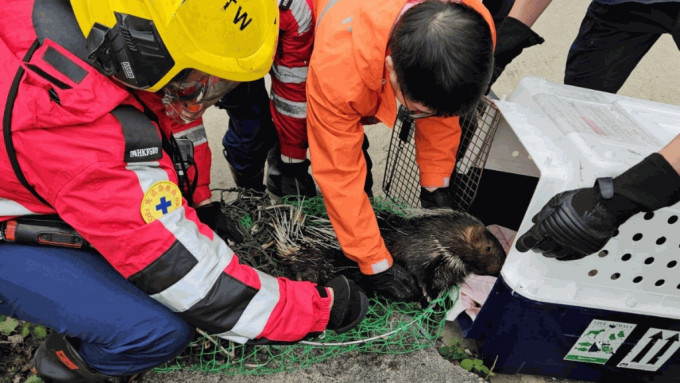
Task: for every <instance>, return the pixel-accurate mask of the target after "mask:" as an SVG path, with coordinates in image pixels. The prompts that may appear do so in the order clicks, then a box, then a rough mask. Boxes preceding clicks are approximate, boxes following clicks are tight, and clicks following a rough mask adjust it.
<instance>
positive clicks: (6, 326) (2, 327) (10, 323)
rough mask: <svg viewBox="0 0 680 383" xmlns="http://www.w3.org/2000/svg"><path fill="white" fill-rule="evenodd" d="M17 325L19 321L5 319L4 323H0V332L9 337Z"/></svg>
mask: <svg viewBox="0 0 680 383" xmlns="http://www.w3.org/2000/svg"><path fill="white" fill-rule="evenodd" d="M18 325H19V321H18V320H16V319H14V318H10V317H6V318H5V320H4V321H2V322H0V331H2V332H3V333H4V334H5V335H9V334H11V333H12V331H14V329H15V328H17V326H18Z"/></svg>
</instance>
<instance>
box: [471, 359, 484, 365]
mask: <svg viewBox="0 0 680 383" xmlns="http://www.w3.org/2000/svg"><path fill="white" fill-rule="evenodd" d="M472 364H474V365H475V366H481V365H483V364H484V361H483V360H481V359H473V360H472Z"/></svg>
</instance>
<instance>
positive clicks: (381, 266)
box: [371, 259, 390, 274]
mask: <svg viewBox="0 0 680 383" xmlns="http://www.w3.org/2000/svg"><path fill="white" fill-rule="evenodd" d="M389 268H390V264H389V263H387V260H386V259H385V260H382V261H380V262H376V263H374V264H372V265H371V270H373V274H378V273H382V272H383V271H385V270H387V269H389Z"/></svg>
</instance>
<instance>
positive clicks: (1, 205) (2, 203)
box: [0, 198, 35, 217]
mask: <svg viewBox="0 0 680 383" xmlns="http://www.w3.org/2000/svg"><path fill="white" fill-rule="evenodd" d="M28 214H35V213H33V212H32V211H30V210H28V209H26V208H25V207H24V206H23V205H21V204H20V203H18V202H14V201H12V200H8V199H4V198H0V216H5V217H9V216H15V215H28Z"/></svg>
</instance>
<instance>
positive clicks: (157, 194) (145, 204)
mask: <svg viewBox="0 0 680 383" xmlns="http://www.w3.org/2000/svg"><path fill="white" fill-rule="evenodd" d="M180 206H182V192H180V190H179V187H178V186H177V185H176V184H175V183H173V182H170V181H159V182H156V183H155V184H153V185H151V187H150V188H149V190H147V191H146V193H144V198H143V199H142V208H141V212H142V219H144V222H146V223H151V222H153V221H155V220H157V219H159V218H161V217H162V216H164V215H166V214H168V213H170V212H171V211H173V210H175V209H177V208H178V207H180Z"/></svg>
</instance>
